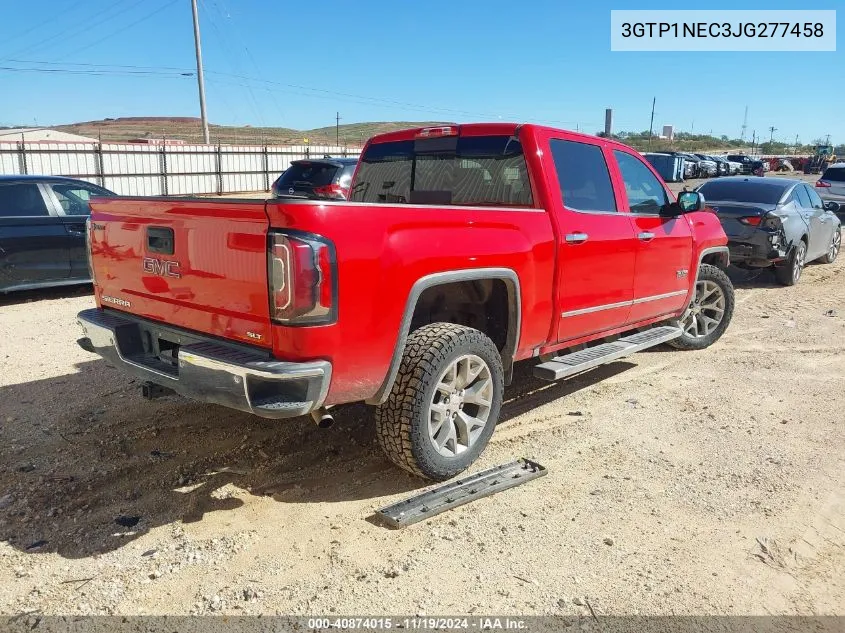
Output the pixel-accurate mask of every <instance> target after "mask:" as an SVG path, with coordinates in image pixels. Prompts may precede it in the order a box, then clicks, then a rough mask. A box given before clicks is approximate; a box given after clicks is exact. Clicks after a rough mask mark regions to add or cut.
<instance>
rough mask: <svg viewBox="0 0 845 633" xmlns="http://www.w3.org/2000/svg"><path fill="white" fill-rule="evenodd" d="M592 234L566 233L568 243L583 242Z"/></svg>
mask: <svg viewBox="0 0 845 633" xmlns="http://www.w3.org/2000/svg"><path fill="white" fill-rule="evenodd" d="M589 237H590V236H589V235H587V234H586V233H567V234H566V243H567V244H583V243H584V242H586V241H587V239H588V238H589Z"/></svg>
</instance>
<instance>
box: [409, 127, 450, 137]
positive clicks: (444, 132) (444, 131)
mask: <svg viewBox="0 0 845 633" xmlns="http://www.w3.org/2000/svg"><path fill="white" fill-rule="evenodd" d="M457 135H458V128H457V126H454V125H444V126H441V127H424V128H423V129H421V130H420V131H419V132H417V134H416V138H433V137H435V136H457Z"/></svg>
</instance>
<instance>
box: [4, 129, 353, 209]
mask: <svg viewBox="0 0 845 633" xmlns="http://www.w3.org/2000/svg"><path fill="white" fill-rule="evenodd" d="M360 152H361V150H360V149H359V148H348V147H340V146H334V145H294V146H267V147H264V146H256V145H222V146H217V145H164V146H161V145H144V144H135V143H103V144H97V143H93V144H92V143H23V144H21V143H15V142H6V143H0V174H4V175H16V174H44V175H52V176H70V177H72V178H79V179H81V180H87V181H89V182H93V183H96V184H99V185H102V186H104V187H106V188H107V189H111V190H112V191H115V192H116V193H119V194H122V195H130V196H159V195H193V194H214V193H237V192H250V191H267V190H269V187H270V185H271V184H272V183H273V181H274V180H275V179H276V178H277V177H278V176H279V174H280V173H281V172H282V171H284V170H285V169H287V168H288V167H290V164H291V162H293V161H295V160H302V159H305V158H322V157H323V156H333V157H338V156H350V157H355V156H358V155H359V154H360Z"/></svg>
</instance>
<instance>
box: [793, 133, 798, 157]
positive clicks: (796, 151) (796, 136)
mask: <svg viewBox="0 0 845 633" xmlns="http://www.w3.org/2000/svg"><path fill="white" fill-rule="evenodd" d="M792 151H793V152H794V153H795V154H797V153H798V135H797V134H796V135H795V149H794V150H792Z"/></svg>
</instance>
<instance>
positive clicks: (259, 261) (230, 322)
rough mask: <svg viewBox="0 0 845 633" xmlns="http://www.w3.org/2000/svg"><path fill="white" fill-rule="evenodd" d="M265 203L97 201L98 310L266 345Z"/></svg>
mask: <svg viewBox="0 0 845 633" xmlns="http://www.w3.org/2000/svg"><path fill="white" fill-rule="evenodd" d="M268 225H269V222H268V219H267V215H266V213H265V208H264V201H263V200H255V201H240V200H237V201H234V200H226V201H223V200H215V201H211V200H208V201H205V200H176V199H164V198H97V199H95V200H94V201H93V202H92V204H91V227H90V240H91V254H92V267H93V272H94V277H95V292H96V296H97V302H98V304H99V305H101V306H102V307H104V308H112V309H116V310H121V311H124V312H130V313H132V314H135V315H138V316H141V317H145V318H148V319H152V320H155V321H161V322H164V323H166V324H168V325H171V326H176V327H181V328H186V329H189V330H194V331H198V332H203V333H205V334H210V335H213V336H218V337H222V338H226V339H230V340H235V341H239V342H245V343H250V344H252V345H259V346H263V347H270V345H271V336H270V309H269V302H268V290H267V229H268Z"/></svg>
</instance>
